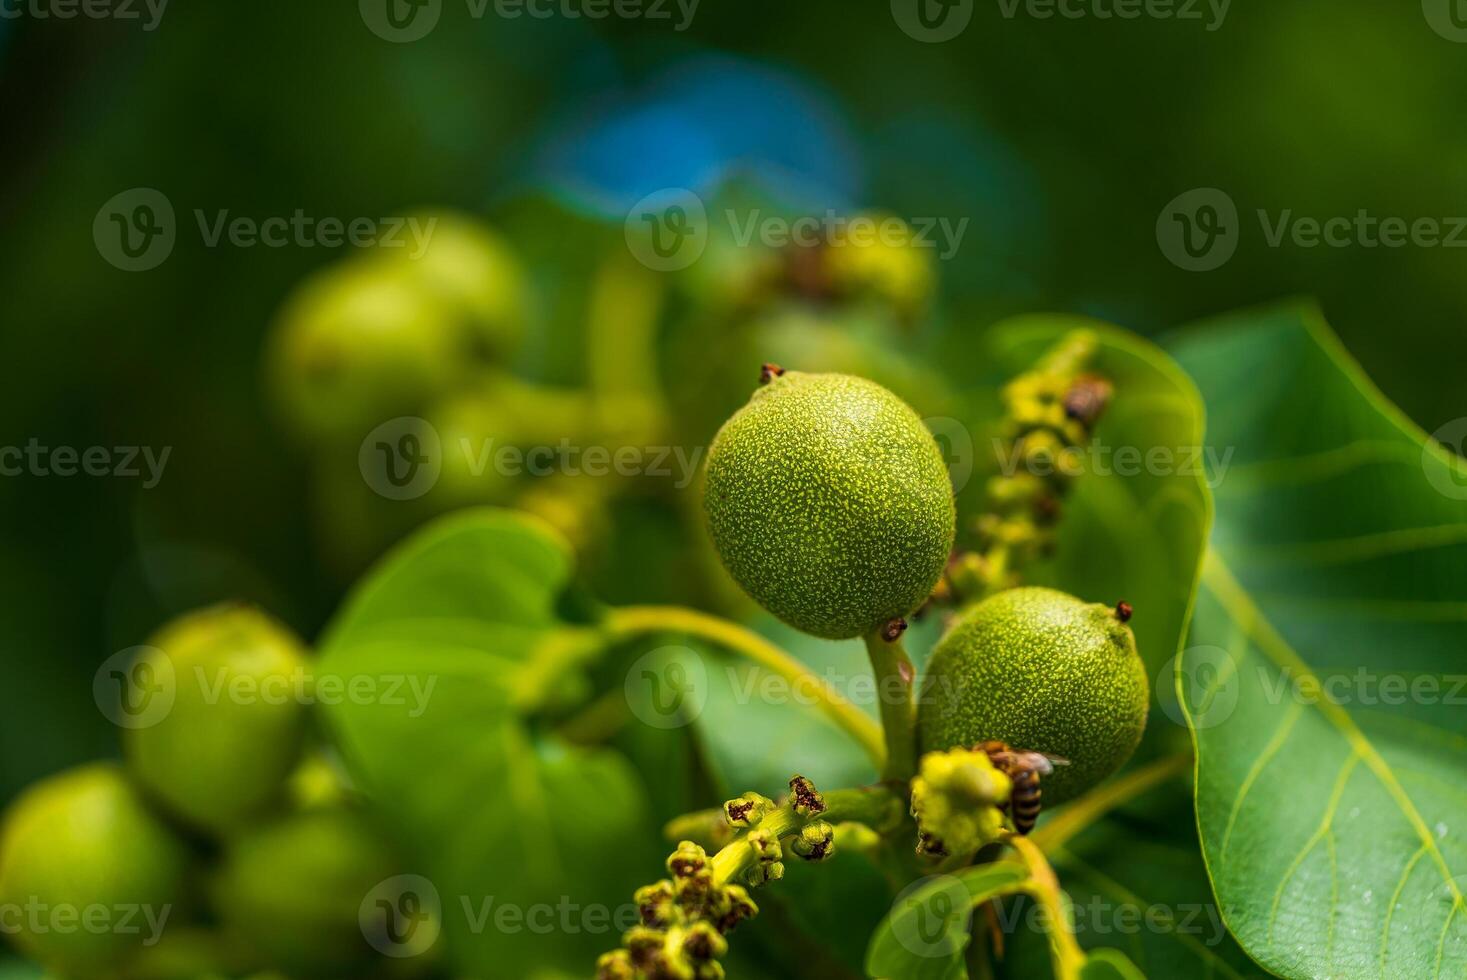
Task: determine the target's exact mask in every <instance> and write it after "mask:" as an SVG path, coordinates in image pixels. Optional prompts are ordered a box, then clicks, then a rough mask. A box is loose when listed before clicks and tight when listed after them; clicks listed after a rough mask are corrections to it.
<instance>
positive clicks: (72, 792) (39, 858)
mask: <svg viewBox="0 0 1467 980" xmlns="http://www.w3.org/2000/svg"><path fill="white" fill-rule="evenodd" d="M187 864H188V853H187V850H186V848H185V846H184V844H183V843H182V842H181V841H179V840H178V839H176V838H175V836H174V835H173V834H172V832H171V831H170V830H169V829H168V828H167V827H166V826H165V825H164V824H163V823H162V822H161V821H159V819H158V818H157V817H156V816H154V815H153V814H152V813H151V812H150V811H149V810H148V808H147V806H146V805H145V804H144V802H143V800H142V797H141V796H140V795H139V793H138V792H137V790H136V789H135V788H134V787H133V786H132V784H130V783H129V782H128V780H127V777H126V774H125V773H124V772H123V771H122V769H121V768H119V767H117V766H114V765H110V764H95V765H89V766H83V767H81V768H78V769H72V770H70V771H68V772H64V773H61V774H60V775H57V776H52V777H51V778H49V779H46V780H44V781H42V782H40V783H37V784H36V785H34V786H32V787H31V788H30V789H28V790H26V791H25V792H24V793H23V794H22V795H21V796H20V797H19V798H18V799H17V800H16V801H15V802H14V803H13V804H12V805H11V807H10V810H9V812H8V813H7V814H6V817H5V824H4V829H3V831H0V909H3V910H4V912H5V921H4V922H3V923H0V925H3V927H4V931H5V932H6V933H9V934H10V936H11V938H12V939H13V940H14V941H15V942H16V943H17V945H19V946H20V948H21V949H22V950H23V951H24V952H25V953H26V954H27V955H29V956H31V957H32V958H33V959H35V960H37V961H38V962H40V963H43V964H45V965H46V966H47V967H48V968H49V969H52V970H55V971H56V972H58V973H60V974H62V975H64V976H76V977H93V978H110V977H116V976H118V975H120V974H121V972H122V970H123V968H124V967H125V966H126V965H127V963H128V962H129V961H130V960H131V959H132V958H133V957H135V956H136V955H138V954H139V953H140V952H141V951H142V950H144V949H146V948H147V946H148V945H149V944H151V943H156V942H157V941H158V940H159V938H160V937H161V936H162V935H163V933H164V930H165V929H166V927H167V926H168V924H169V922H170V921H176V919H178V918H181V917H182V915H183V912H182V911H181V906H182V905H183V902H184V895H185V884H184V879H185V873H186V869H187ZM129 909H131V910H133V912H132V913H128V912H127V910H129Z"/></svg>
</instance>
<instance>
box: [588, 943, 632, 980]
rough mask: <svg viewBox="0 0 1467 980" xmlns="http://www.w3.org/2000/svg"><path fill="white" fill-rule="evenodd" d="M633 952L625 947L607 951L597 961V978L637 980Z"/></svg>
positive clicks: (601, 979) (604, 979)
mask: <svg viewBox="0 0 1467 980" xmlns="http://www.w3.org/2000/svg"><path fill="white" fill-rule="evenodd" d="M636 976H637V969H636V967H634V966H632V954H631V953H628V952H627V951H626V950H624V949H617V950H613V951H611V952H610V953H605V954H603V955H602V956H601V958H600V959H598V960H597V961H596V980H636Z"/></svg>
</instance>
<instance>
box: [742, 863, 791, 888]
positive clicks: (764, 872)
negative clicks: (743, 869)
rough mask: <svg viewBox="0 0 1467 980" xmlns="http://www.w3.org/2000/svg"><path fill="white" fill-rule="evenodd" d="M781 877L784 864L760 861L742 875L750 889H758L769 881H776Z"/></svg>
mask: <svg viewBox="0 0 1467 980" xmlns="http://www.w3.org/2000/svg"><path fill="white" fill-rule="evenodd" d="M783 877H784V862H782V861H768V862H765V861H760V862H759V863H758V864H755V865H754V866H753V867H752V868H750V869H749V870H748V872H747V873H746V874H745V875H744V881H746V882H747V883H748V884H749V885H750V887H753V888H758V887H759V886H760V885H766V884H768V883H769V882H771V881H778V880H779V879H781V878H783Z"/></svg>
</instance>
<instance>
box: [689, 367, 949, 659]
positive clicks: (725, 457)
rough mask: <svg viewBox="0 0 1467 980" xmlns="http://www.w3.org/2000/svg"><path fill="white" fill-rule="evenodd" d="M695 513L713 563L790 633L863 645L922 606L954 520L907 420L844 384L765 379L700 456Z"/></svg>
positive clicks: (869, 389) (855, 385)
mask: <svg viewBox="0 0 1467 980" xmlns="http://www.w3.org/2000/svg"><path fill="white" fill-rule="evenodd" d="M704 505H705V507H706V510H707V513H708V525H709V529H710V531H711V532H712V535H713V543H714V545H715V547H716V548H717V549H718V553H719V555H720V556H721V557H722V559H723V563H724V565H725V566H726V567H727V568H728V570H729V572H730V573H731V574H732V575H733V577H734V578H735V579H736V580H737V581H738V583H739V584H740V585H741V586H742V587H743V588H744V590H745V591H746V592H748V593H749V595H751V596H753V597H754V599H755V600H757V601H758V602H759V603H760V604H761V605H762V606H764V608H766V609H768V610H769V611H770V612H772V613H774V614H775V615H776V616H778V617H779V618H780V619H782V620H784V621H785V622H787V623H789V624H790V625H791V626H794V627H796V628H797V629H800V630H803V631H805V632H806V633H811V634H813V635H815V636H821V637H827V638H829V639H844V638H848V637H855V636H864V635H867V634H870V633H873V632H876V631H877V630H880V629H881V628H882V627H883V626H885V625H886V624H887V623H889V622H891V621H892V620H894V619H898V618H900V617H904V616H906V615H908V614H909V613H911V612H912V611H913V610H914V609H916V608H917V607H918V606H920V605H921V604H922V603H923V601H925V600H926V598H927V597H928V595H929V594H930V593H931V592H932V587H933V586H934V585H935V584H936V583H937V580H938V578H939V577H940V576H941V575H942V569H943V566H944V565H945V563H946V562H947V558H948V553H949V552H950V551H951V549H952V544H953V533H954V528H955V524H956V516H955V514H954V509H953V491H952V485H951V483H950V482H949V481H948V474H947V469H946V467H945V466H944V464H943V460H942V454H941V452H940V451H939V450H938V446H937V443H936V442H935V441H934V440H933V438H932V434H931V433H930V432H928V431H927V429H926V427H925V426H924V425H923V424H922V420H921V419H920V418H918V416H917V413H916V412H914V411H912V409H911V408H910V407H909V406H908V405H907V404H906V403H905V402H903V401H902V400H901V399H900V398H898V397H897V396H896V395H893V394H892V393H891V392H890V391H887V390H886V389H885V388H883V387H881V386H880V385H878V384H875V383H873V382H871V381H866V380H864V379H862V378H856V377H852V376H850V375H844V374H804V373H799V372H795V371H790V372H788V373H785V374H782V375H779V376H776V377H772V378H771V379H770V380H769V382H768V383H767V384H765V385H764V386H763V387H761V388H760V389H758V390H757V391H756V392H755V393H754V396H753V397H752V398H751V399H750V400H749V403H748V404H747V405H745V406H744V407H743V408H741V409H740V410H739V411H738V412H736V413H735V414H734V415H733V417H732V418H730V419H729V420H728V421H727V422H726V423H724V426H723V428H722V429H721V430H720V431H719V433H718V435H717V437H716V438H715V439H714V440H713V446H712V448H711V449H710V450H709V453H708V472H707V480H706V484H705V487H704Z"/></svg>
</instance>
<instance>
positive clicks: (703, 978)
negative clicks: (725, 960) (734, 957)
mask: <svg viewBox="0 0 1467 980" xmlns="http://www.w3.org/2000/svg"><path fill="white" fill-rule="evenodd" d="M696 978H697V980H723V978H724V972H723V964H722V963H720V962H718V961H717V960H709V961H708V962H707V963H699V964H698V971H697V974H696Z"/></svg>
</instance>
